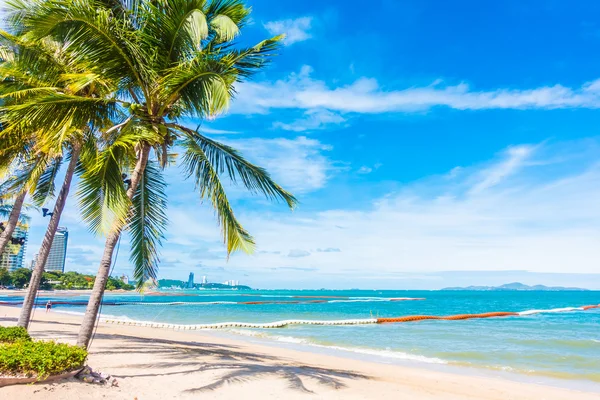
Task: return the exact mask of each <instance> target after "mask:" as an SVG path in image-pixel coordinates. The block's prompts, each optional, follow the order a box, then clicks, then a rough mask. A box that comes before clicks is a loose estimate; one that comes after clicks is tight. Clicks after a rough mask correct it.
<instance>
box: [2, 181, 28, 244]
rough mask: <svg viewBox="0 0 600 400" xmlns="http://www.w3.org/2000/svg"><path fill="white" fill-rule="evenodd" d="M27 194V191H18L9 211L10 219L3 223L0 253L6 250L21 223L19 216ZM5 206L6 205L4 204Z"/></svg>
mask: <svg viewBox="0 0 600 400" xmlns="http://www.w3.org/2000/svg"><path fill="white" fill-rule="evenodd" d="M26 196H27V191H26V190H22V191H21V192H20V193H18V194H17V195H16V196H15V198H14V202H13V204H12V207H11V208H10V213H8V221H7V222H6V224H5V225H4V224H3V227H4V230H3V231H2V233H0V254H2V253H3V252H4V249H5V248H6V246H7V245H8V243H9V242H10V240H11V238H12V235H13V233H14V232H15V229H16V227H17V224H18V223H19V217H20V216H21V209H22V208H23V203H24V202H25V197H26ZM2 207H3V208H4V207H5V206H4V205H3V206H2Z"/></svg>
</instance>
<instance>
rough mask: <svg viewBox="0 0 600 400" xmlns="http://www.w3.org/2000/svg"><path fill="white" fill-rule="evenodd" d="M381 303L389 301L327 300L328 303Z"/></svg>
mask: <svg viewBox="0 0 600 400" xmlns="http://www.w3.org/2000/svg"><path fill="white" fill-rule="evenodd" d="M382 301H390V300H388V299H377V300H375V299H365V300H358V299H354V300H329V301H328V303H370V302H382Z"/></svg>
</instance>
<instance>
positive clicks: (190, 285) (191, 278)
mask: <svg viewBox="0 0 600 400" xmlns="http://www.w3.org/2000/svg"><path fill="white" fill-rule="evenodd" d="M185 287H186V288H187V289H193V288H194V273H193V272H190V276H189V277H188V281H187V284H186V285H185Z"/></svg>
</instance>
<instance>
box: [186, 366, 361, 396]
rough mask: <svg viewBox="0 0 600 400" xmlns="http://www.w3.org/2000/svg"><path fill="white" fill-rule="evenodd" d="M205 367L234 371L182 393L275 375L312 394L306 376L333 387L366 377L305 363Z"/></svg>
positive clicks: (337, 387) (202, 390) (207, 389)
mask: <svg viewBox="0 0 600 400" xmlns="http://www.w3.org/2000/svg"><path fill="white" fill-rule="evenodd" d="M205 369H209V370H215V369H227V370H231V369H233V371H229V372H227V373H226V374H225V375H223V376H221V377H220V378H218V379H217V380H215V382H212V383H210V384H208V385H205V386H202V387H199V388H194V389H187V390H185V391H184V393H198V392H204V391H214V390H217V389H220V388H222V387H224V386H226V385H230V384H239V383H245V382H248V381H250V380H253V379H260V378H266V377H276V378H279V379H283V380H285V381H286V382H287V384H288V387H289V388H290V389H292V390H297V391H299V392H303V393H308V394H314V391H312V390H310V389H308V388H307V387H306V385H305V380H314V381H316V382H317V383H318V384H320V385H322V386H326V387H329V388H332V389H343V388H345V387H346V386H347V385H346V384H345V383H344V381H343V379H369V377H368V376H366V375H363V374H359V373H356V372H351V371H344V370H336V369H329V368H320V367H311V366H308V365H299V366H296V365H286V364H283V365H258V364H238V365H231V364H221V365H219V364H216V365H214V364H213V365H208V366H207V367H205Z"/></svg>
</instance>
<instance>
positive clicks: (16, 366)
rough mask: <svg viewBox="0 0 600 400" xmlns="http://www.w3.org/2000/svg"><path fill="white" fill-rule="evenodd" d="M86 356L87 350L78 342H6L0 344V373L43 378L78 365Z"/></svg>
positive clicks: (81, 364)
mask: <svg viewBox="0 0 600 400" xmlns="http://www.w3.org/2000/svg"><path fill="white" fill-rule="evenodd" d="M86 358H87V351H86V350H85V349H83V348H81V347H79V346H71V345H68V344H63V343H56V342H42V341H38V342H31V341H30V342H26V341H17V342H15V343H6V344H1V345H0V374H2V375H26V376H37V377H38V378H40V379H44V378H46V377H48V376H49V375H56V374H60V373H63V372H68V371H73V370H75V369H77V368H81V367H82V366H83V364H84V362H85V359H86Z"/></svg>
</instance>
